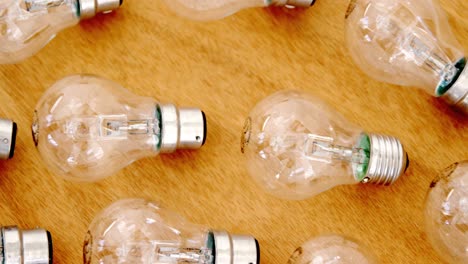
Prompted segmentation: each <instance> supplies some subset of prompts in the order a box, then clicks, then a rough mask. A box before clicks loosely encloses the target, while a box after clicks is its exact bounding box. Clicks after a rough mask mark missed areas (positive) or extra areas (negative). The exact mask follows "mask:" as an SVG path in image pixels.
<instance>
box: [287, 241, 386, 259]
mask: <svg viewBox="0 0 468 264" xmlns="http://www.w3.org/2000/svg"><path fill="white" fill-rule="evenodd" d="M357 263H359V264H373V263H377V261H376V257H375V256H374V255H373V254H371V253H369V252H368V250H366V249H365V248H364V247H362V246H361V245H360V244H359V243H358V242H356V241H354V240H352V239H349V238H344V237H342V236H339V235H324V236H319V237H316V238H314V239H311V240H309V241H307V242H306V243H304V244H303V245H302V246H301V247H299V248H298V249H296V251H295V252H294V253H293V254H292V256H291V257H290V259H289V261H288V264H357Z"/></svg>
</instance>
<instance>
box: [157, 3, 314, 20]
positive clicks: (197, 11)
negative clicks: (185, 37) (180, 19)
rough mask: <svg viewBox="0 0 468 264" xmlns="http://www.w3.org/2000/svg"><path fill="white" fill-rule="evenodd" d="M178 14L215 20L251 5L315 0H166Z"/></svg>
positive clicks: (294, 4) (291, 5) (194, 18)
mask: <svg viewBox="0 0 468 264" xmlns="http://www.w3.org/2000/svg"><path fill="white" fill-rule="evenodd" d="M164 2H165V3H166V5H167V6H169V7H170V8H171V9H172V10H174V12H176V13H177V14H179V15H181V16H184V17H187V18H190V19H193V20H215V19H221V18H223V17H227V16H229V15H232V14H234V13H236V12H237V11H239V10H242V9H245V8H251V7H266V6H290V7H309V6H311V5H313V4H314V3H315V0H164Z"/></svg>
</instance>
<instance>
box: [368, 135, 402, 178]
mask: <svg viewBox="0 0 468 264" xmlns="http://www.w3.org/2000/svg"><path fill="white" fill-rule="evenodd" d="M369 139H370V159H369V166H368V169H367V174H366V176H365V178H364V180H363V182H364V183H374V184H379V185H390V184H393V183H394V182H395V181H396V180H398V178H400V176H401V175H403V173H405V171H406V169H407V167H408V165H409V159H408V155H407V154H406V151H405V149H404V148H403V145H402V144H401V142H400V140H398V139H397V138H394V137H391V136H386V135H378V134H369Z"/></svg>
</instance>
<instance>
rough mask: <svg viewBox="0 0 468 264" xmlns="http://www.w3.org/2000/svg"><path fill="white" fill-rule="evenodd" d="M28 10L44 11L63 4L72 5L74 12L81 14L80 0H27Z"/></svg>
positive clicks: (77, 14)
mask: <svg viewBox="0 0 468 264" xmlns="http://www.w3.org/2000/svg"><path fill="white" fill-rule="evenodd" d="M24 3H25V5H26V10H27V11H28V12H42V11H44V10H52V9H55V8H58V7H61V6H70V7H71V8H72V9H73V13H74V14H76V16H77V17H78V16H79V3H78V0H25V1H24Z"/></svg>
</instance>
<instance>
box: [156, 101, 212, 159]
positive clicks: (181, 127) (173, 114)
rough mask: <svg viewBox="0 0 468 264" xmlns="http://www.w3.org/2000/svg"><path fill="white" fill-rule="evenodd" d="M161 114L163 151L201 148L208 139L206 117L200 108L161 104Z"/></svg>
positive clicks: (161, 149)
mask: <svg viewBox="0 0 468 264" xmlns="http://www.w3.org/2000/svg"><path fill="white" fill-rule="evenodd" d="M159 111H160V114H161V148H160V151H161V152H163V153H170V152H174V151H175V150H177V149H199V148H200V147H201V146H203V144H205V140H206V133H207V132H206V131H207V130H206V117H205V114H204V113H203V111H201V110H200V109H198V108H177V107H176V106H175V105H172V104H165V105H159Z"/></svg>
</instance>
